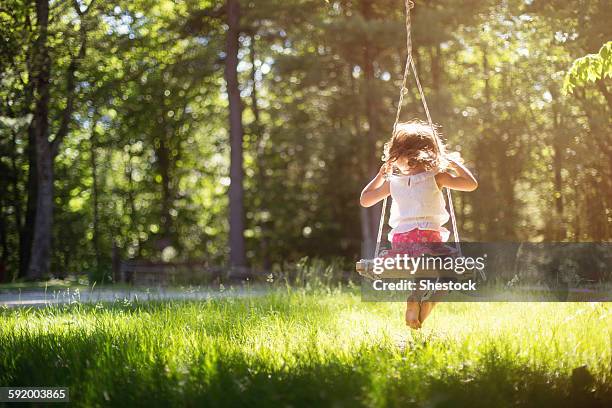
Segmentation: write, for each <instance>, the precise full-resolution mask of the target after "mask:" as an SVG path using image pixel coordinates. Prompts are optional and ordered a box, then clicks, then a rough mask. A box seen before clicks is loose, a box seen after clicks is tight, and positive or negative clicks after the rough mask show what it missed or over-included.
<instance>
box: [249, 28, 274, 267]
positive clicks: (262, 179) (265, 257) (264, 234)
mask: <svg viewBox="0 0 612 408" xmlns="http://www.w3.org/2000/svg"><path fill="white" fill-rule="evenodd" d="M249 57H250V59H251V83H252V87H251V110H252V112H253V132H255V134H256V138H257V147H256V148H257V153H256V154H257V156H256V158H257V159H256V160H257V184H258V188H259V190H260V191H259V196H260V197H261V205H260V211H267V209H268V205H267V202H266V191H267V190H266V188H265V183H266V163H265V160H264V154H265V142H266V141H265V137H264V134H263V127H262V125H261V122H260V120H259V107H258V101H257V68H255V61H256V60H257V58H256V54H255V35H251V44H250V47H249ZM268 224H269V221H268V220H262V221H261V223H260V225H259V228H261V242H260V250H261V259H262V266H263V270H264V271H269V270H270V269H271V268H272V261H271V260H270V244H269V239H268V233H269V231H268V230H269V228H268Z"/></svg>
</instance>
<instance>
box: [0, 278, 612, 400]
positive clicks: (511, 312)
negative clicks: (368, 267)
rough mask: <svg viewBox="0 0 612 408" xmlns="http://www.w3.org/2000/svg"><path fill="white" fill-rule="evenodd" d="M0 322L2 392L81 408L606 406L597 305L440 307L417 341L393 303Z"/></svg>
mask: <svg viewBox="0 0 612 408" xmlns="http://www.w3.org/2000/svg"><path fill="white" fill-rule="evenodd" d="M0 322H1V324H0V386H8V385H12V386H67V387H70V394H71V399H72V401H73V403H76V404H78V405H79V406H87V407H89V406H109V405H112V406H147V407H150V406H170V405H174V406H207V407H208V406H238V405H241V406H245V405H246V406H276V405H282V406H304V407H312V406H320V405H323V406H347V407H354V406H402V407H410V406H432V407H461V406H465V407H510V406H533V407H539V406H551V407H552V406H555V407H560V406H561V407H563V406H576V407H590V406H598V405H601V406H602V407H603V406H610V404H611V403H612V386H611V381H610V380H611V378H612V373H611V370H612V364H611V361H612V351H611V341H612V337H611V334H612V314H611V308H610V306H609V305H608V304H605V303H592V304H591V303H541V304H535V303H533V304H531V303H505V304H501V303H500V304H494V303H454V304H440V305H439V306H438V307H437V308H436V310H434V312H433V314H432V317H431V319H430V320H428V321H427V322H426V328H425V329H424V330H422V331H420V332H416V333H415V332H413V333H410V332H409V331H408V329H407V328H406V327H405V326H404V324H403V305H402V304H401V303H363V302H361V299H360V296H359V292H358V291H349V290H342V291H339V290H320V291H304V290H298V289H294V290H276V291H274V292H272V293H270V294H268V295H265V296H262V297H257V298H249V299H225V300H222V299H218V300H208V301H200V302H159V303H140V304H138V303H115V304H112V305H111V304H98V305H82V304H75V305H70V306H60V307H50V308H44V309H17V310H8V309H3V310H2V309H0ZM582 366H586V369H584V368H579V367H582ZM577 368H578V369H577ZM574 369H577V370H575V371H574V374H572V372H573V370H574Z"/></svg>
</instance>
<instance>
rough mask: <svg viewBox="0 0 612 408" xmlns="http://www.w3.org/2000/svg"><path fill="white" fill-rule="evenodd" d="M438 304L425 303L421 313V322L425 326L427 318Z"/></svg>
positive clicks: (422, 305) (422, 304)
mask: <svg viewBox="0 0 612 408" xmlns="http://www.w3.org/2000/svg"><path fill="white" fill-rule="evenodd" d="M436 303H437V302H423V303H421V308H420V311H419V322H420V323H421V324H423V322H424V321H425V319H427V316H429V314H430V313H431V311H432V310H433V308H434V306H435V305H436Z"/></svg>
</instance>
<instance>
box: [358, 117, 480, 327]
mask: <svg viewBox="0 0 612 408" xmlns="http://www.w3.org/2000/svg"><path fill="white" fill-rule="evenodd" d="M384 160H385V163H384V164H383V165H382V166H381V168H380V170H379V172H378V174H377V175H376V177H374V179H372V181H370V182H369V183H368V185H367V186H366V187H365V188H364V189H363V191H362V192H361V198H360V204H361V205H362V206H364V207H371V206H373V205H374V204H376V203H378V202H379V201H381V200H383V199H384V198H385V197H388V196H389V195H390V196H391V198H392V199H393V200H392V204H391V214H390V217H389V225H390V226H391V227H392V228H393V229H392V230H391V232H389V241H391V245H392V247H391V250H390V251H387V252H386V253H385V254H384V255H383V256H395V255H396V254H408V255H409V256H420V255H422V254H440V244H437V245H436V244H433V245H432V243H437V242H446V241H447V240H448V237H449V235H450V231H449V230H447V229H446V228H444V227H443V226H442V225H443V224H445V223H446V222H447V221H448V220H449V213H448V211H446V206H445V201H444V197H443V195H442V188H443V187H447V188H450V189H453V190H460V191H473V190H475V189H476V187H478V182H477V181H476V179H475V178H474V176H473V175H472V173H471V172H470V171H469V170H468V169H467V168H465V167H464V166H463V164H462V163H463V160H462V159H461V157H460V155H459V153H451V154H449V153H447V152H446V146H445V145H444V143H442V140H441V139H440V135H439V132H438V131H437V129H436V128H435V127H433V128H432V126H430V125H429V124H427V123H425V122H420V121H410V122H404V123H398V125H397V127H396V128H395V131H394V133H393V135H392V137H391V140H389V142H388V143H386V144H385V157H384ZM451 171H452V172H454V173H455V174H453V173H452V172H451ZM397 173H399V174H397ZM434 247H436V249H434ZM447 248H448V247H447ZM449 249H450V248H449ZM377 256H380V255H379V254H377ZM435 304H436V302H418V301H416V300H414V299H413V298H412V297H410V298H409V299H408V301H407V304H406V324H407V325H408V326H409V327H411V328H413V329H419V328H420V327H421V325H422V324H423V322H424V321H425V319H426V318H427V316H429V314H430V313H431V310H432V309H433V307H434V306H435Z"/></svg>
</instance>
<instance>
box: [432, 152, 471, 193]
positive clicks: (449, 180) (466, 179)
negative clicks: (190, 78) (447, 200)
mask: <svg viewBox="0 0 612 408" xmlns="http://www.w3.org/2000/svg"><path fill="white" fill-rule="evenodd" d="M449 161H450V163H451V165H450V168H451V169H452V170H454V171H455V172H456V173H457V175H456V176H455V175H452V174H451V173H448V172H444V173H438V174H436V182H437V183H438V186H439V187H440V188H442V187H448V188H450V189H453V190H459V191H474V190H476V188H477V187H478V181H476V178H474V175H473V174H472V173H471V172H470V171H469V170H468V169H467V168H466V167H465V166H464V165H463V164H461V163H459V162H457V161H455V160H453V159H450V158H449Z"/></svg>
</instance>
